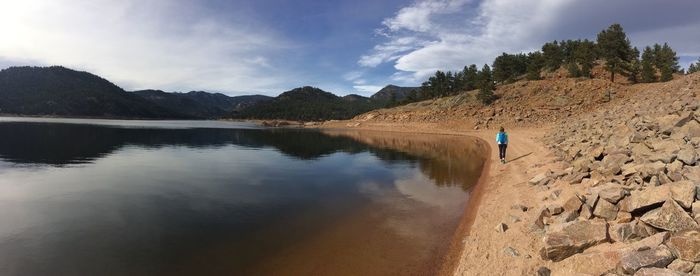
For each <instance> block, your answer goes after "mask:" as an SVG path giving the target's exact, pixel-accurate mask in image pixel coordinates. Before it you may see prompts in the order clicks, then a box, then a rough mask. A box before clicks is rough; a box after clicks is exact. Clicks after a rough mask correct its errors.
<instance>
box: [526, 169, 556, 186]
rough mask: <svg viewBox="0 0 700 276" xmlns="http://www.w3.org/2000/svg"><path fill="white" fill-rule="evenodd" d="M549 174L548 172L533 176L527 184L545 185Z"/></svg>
mask: <svg viewBox="0 0 700 276" xmlns="http://www.w3.org/2000/svg"><path fill="white" fill-rule="evenodd" d="M551 174H552V173H551V172H550V171H546V172H543V173H540V174H538V175H535V177H533V178H531V179H530V181H528V183H530V185H546V184H547V183H548V182H549V176H550V175H551Z"/></svg>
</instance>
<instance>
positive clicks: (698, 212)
mask: <svg viewBox="0 0 700 276" xmlns="http://www.w3.org/2000/svg"><path fill="white" fill-rule="evenodd" d="M691 210H692V212H693V218H694V219H696V218H700V201H696V202H693V205H692V207H691Z"/></svg>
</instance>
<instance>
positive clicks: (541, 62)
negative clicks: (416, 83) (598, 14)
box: [415, 24, 700, 104]
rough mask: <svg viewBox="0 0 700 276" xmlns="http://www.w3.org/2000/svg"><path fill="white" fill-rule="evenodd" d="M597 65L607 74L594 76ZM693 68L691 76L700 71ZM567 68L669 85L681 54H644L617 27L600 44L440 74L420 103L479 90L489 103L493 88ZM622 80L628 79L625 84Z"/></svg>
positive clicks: (577, 44)
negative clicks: (668, 82)
mask: <svg viewBox="0 0 700 276" xmlns="http://www.w3.org/2000/svg"><path fill="white" fill-rule="evenodd" d="M596 65H599V66H602V68H604V70H605V72H606V74H604V75H603V74H595V73H594V68H595V67H596ZM698 66H700V61H699V64H697V65H695V64H693V65H692V66H691V67H689V68H688V72H691V71H692V72H696V71H698V70H700V68H698ZM562 68H563V69H564V70H565V71H566V73H567V76H566V77H570V78H608V79H609V80H610V81H611V82H613V83H616V82H618V83H619V82H623V83H639V82H645V83H649V82H659V81H661V82H666V81H670V80H672V79H673V75H674V74H682V73H683V70H682V69H681V68H680V66H679V64H678V56H677V55H676V52H675V51H674V50H673V49H672V48H671V47H670V46H669V45H668V44H667V43H664V44H658V43H657V44H654V45H650V46H647V47H645V48H644V51H643V52H642V53H641V57H640V51H639V50H638V49H637V48H636V47H632V44H631V42H630V40H629V39H628V38H627V35H626V34H625V32H624V30H623V28H622V26H620V25H619V24H612V25H610V27H608V28H607V29H605V30H602V31H601V32H600V33H598V35H597V37H596V41H590V40H588V39H583V40H581V39H578V40H562V41H557V40H555V41H552V42H547V43H545V44H544V45H542V48H541V50H540V51H534V52H529V53H517V54H509V53H503V54H501V55H500V56H498V57H496V58H495V59H494V61H493V63H492V64H491V65H490V66H489V65H488V64H484V65H483V66H482V68H481V70H479V69H478V67H477V65H476V64H471V65H469V66H465V67H464V69H463V70H461V71H456V72H452V71H447V72H444V71H437V72H435V75H433V76H431V77H430V78H428V80H426V81H425V82H423V84H422V85H421V87H420V93H419V95H420V97H419V98H418V99H415V101H419V100H426V99H434V98H440V97H447V96H453V95H456V94H459V93H461V92H463V91H471V90H476V89H478V90H479V91H478V92H477V94H478V95H477V96H478V98H479V100H481V101H482V103H484V104H490V103H492V102H493V101H494V100H495V99H496V98H495V96H493V89H494V87H495V86H496V85H505V84H509V83H513V82H515V81H518V80H522V79H527V80H540V79H542V78H543V77H544V76H546V75H548V74H553V73H554V72H557V71H559V70H560V69H562ZM618 76H623V77H624V78H623V79H622V80H621V78H619V77H618Z"/></svg>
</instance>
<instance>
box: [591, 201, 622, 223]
mask: <svg viewBox="0 0 700 276" xmlns="http://www.w3.org/2000/svg"><path fill="white" fill-rule="evenodd" d="M618 210H619V208H617V206H615V205H614V204H612V203H610V202H609V201H607V200H599V201H598V204H596V206H595V209H594V210H593V215H594V216H596V217H599V218H604V219H605V220H608V221H611V220H615V218H617V211H618Z"/></svg>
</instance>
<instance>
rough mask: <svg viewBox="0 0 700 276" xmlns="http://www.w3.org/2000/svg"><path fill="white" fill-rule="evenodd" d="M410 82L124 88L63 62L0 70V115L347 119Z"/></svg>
mask: <svg viewBox="0 0 700 276" xmlns="http://www.w3.org/2000/svg"><path fill="white" fill-rule="evenodd" d="M414 89H415V88H412V87H398V86H394V85H389V86H387V87H385V88H383V89H382V90H380V91H379V92H377V93H376V94H374V95H372V96H371V97H369V98H368V97H363V96H360V95H355V94H351V95H347V96H343V97H339V96H336V95H334V94H332V93H329V92H326V91H323V90H321V89H318V88H314V87H308V86H307V87H301V88H296V89H293V90H291V91H287V92H284V93H282V94H280V95H279V96H277V97H274V98H273V97H269V96H263V95H247V96H236V97H229V96H227V95H224V94H220V93H208V92H203V91H192V92H187V93H177V92H164V91H161V90H139V91H134V92H127V91H124V90H123V89H122V88H120V87H118V86H116V85H115V84H113V83H111V82H109V81H108V80H105V79H103V78H101V77H99V76H96V75H94V74H91V73H88V72H81V71H75V70H71V69H68V68H65V67H61V66H52V67H10V68H7V69H4V70H1V71H0V114H15V115H35V116H64V117H100V118H131V119H136V118H150V119H217V118H231V117H233V118H240V119H288V120H302V121H320V120H330V119H349V118H352V117H354V116H356V115H358V114H361V113H364V112H367V111H370V110H373V109H377V108H382V107H386V106H390V105H392V104H395V103H398V102H399V101H401V100H403V99H406V98H409V97H412V95H413V94H412V92H413V91H415V90H414Z"/></svg>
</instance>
